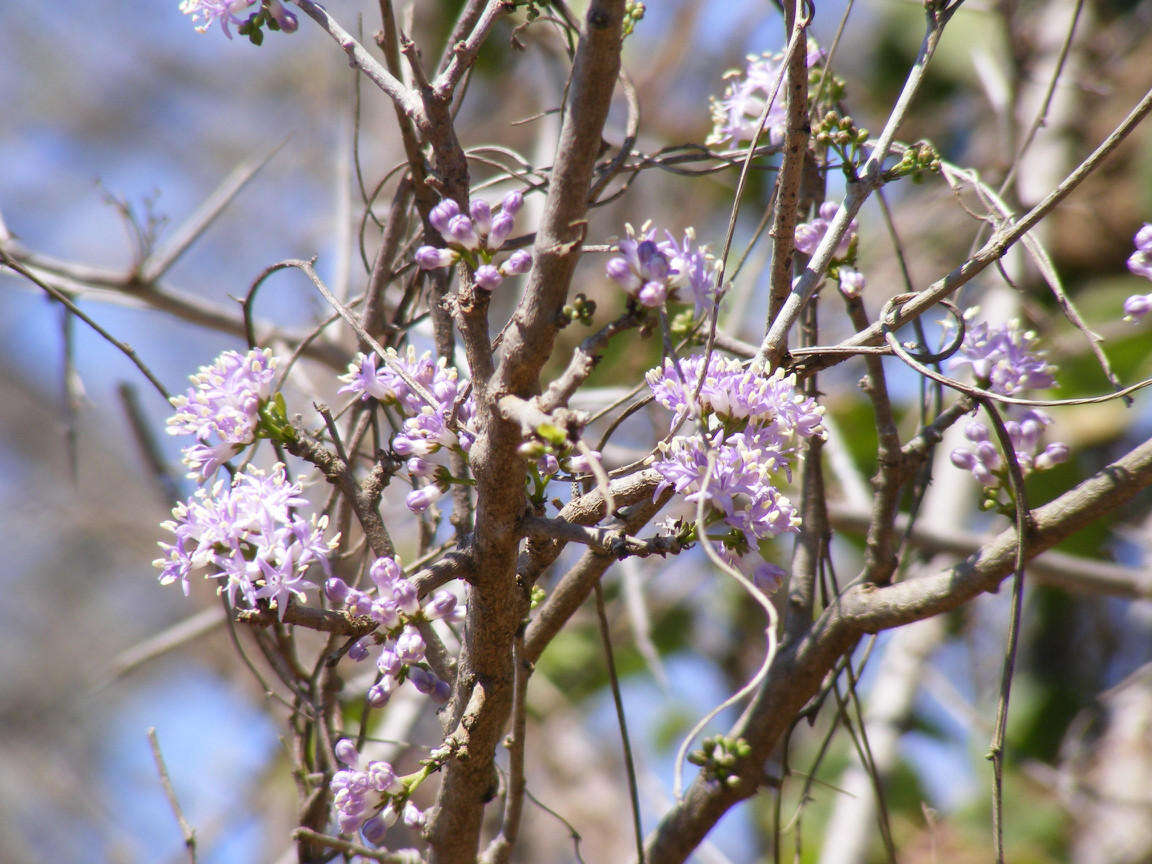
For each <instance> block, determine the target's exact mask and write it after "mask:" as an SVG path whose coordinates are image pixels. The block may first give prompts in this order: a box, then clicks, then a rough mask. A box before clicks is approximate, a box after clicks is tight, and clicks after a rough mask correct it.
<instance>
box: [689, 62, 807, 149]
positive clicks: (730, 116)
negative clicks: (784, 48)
mask: <svg viewBox="0 0 1152 864" xmlns="http://www.w3.org/2000/svg"><path fill="white" fill-rule="evenodd" d="M822 56H823V55H822V52H821V51H820V50H819V49H818V48H816V46H815V43H812V42H810V43H809V45H808V54H807V62H808V66H809V67H811V66H813V65H814V64H815V63H817V62H819V60H820V58H821V57H822ZM783 61H784V55H783V54H760V55H755V54H749V55H748V57H747V65H746V66H745V68H744V72H743V77H741V73H740V71H739V70H736V69H732V70H729V71H728V72H726V73H725V74H724V78H725V79H726V80H727V81H728V82H729V83H728V86H727V87H726V88H725V90H724V95H723V96H722V97H721V98H719V99H717V98H716V97H712V98H711V99H710V100H709V102H710V103H711V109H712V134H710V135H709V136H708V138H707V139H706V140H705V142H704V143H706V144H732V145H738V144H740V143H742V142H744V141H751V140H752V138H753V136H755V134H756V131H757V129H759V128H760V117H761V115H762V114H763V113H764V108H765V106H766V105H767V104H768V100H769V99H770V98H772V94H773V92H775V93H776V100H775V101H774V102H773V103H772V104H771V106H770V107H769V108H768V119H767V121H766V122H765V124H764V138H765V139H766V140H767V141H768V142H769V143H771V144H777V145H778V144H780V143H782V142H783V141H784V133H785V126H786V125H787V115H786V114H785V111H784V98H783V90H784V88H783V85H782V84H781V85H780V86H779V89H777V85H778V83H779V78H780V72H781V69H780V66H781V64H782V63H783Z"/></svg>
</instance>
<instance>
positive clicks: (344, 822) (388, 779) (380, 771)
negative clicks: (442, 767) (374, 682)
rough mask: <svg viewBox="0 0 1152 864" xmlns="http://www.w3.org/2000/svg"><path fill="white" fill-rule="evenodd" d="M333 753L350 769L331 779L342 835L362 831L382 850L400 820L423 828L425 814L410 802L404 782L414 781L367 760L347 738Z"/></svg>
mask: <svg viewBox="0 0 1152 864" xmlns="http://www.w3.org/2000/svg"><path fill="white" fill-rule="evenodd" d="M334 750H335V752H336V758H337V759H339V760H340V762H342V763H343V764H344V765H345V766H347V767H345V768H343V769H341V770H340V771H337V772H336V773H335V774H333V775H332V783H331V785H330V787H329V788H330V789H331V791H332V805H333V807H334V808H335V810H336V823H337V825H338V826H339V828H340V833H341V834H352V833H355V832H356V831H359V832H360V833H361V834H362V835H363V836H364V839H365V840H367V841H368V842H369V843H371V844H373V845H374V846H381V845H383V842H384V835H385V833H386V832H387V831H388V829H389V828H390V827H392V825H394V824H395V823H396V822H397V820H399V819H403V821H404V824H405V825H407V826H408V827H409V828H415V829H420V828H423V827H424V821H425V814H424V813H423V812H421V811H420V809H419V808H417V807H416V805H415V804H414V803H412V801H410V800H409V799H408V794H409V792H410V791H411V790H410V788H409V786H408V785H407V784H406V783H405V780H406V779H408V780H410V779H411V778H400V777H398V776H397V774H396V771H395V770H394V769H393V768H392V766H391V765H390V764H389V763H388V762H384V761H382V760H379V759H373V760H368V759H365V758H364V756H363V755H362V754H361V753H360V751H359V750H357V749H356V745H355V744H354V743H352V741H350V740H349V739H347V738H342V739H340V741H338V742H337V743H336V746H335V748H334ZM416 776H419V775H416Z"/></svg>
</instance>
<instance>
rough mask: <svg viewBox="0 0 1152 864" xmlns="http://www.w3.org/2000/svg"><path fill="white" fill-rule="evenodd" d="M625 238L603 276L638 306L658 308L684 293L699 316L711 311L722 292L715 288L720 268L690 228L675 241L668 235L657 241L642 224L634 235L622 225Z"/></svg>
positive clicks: (628, 226)
mask: <svg viewBox="0 0 1152 864" xmlns="http://www.w3.org/2000/svg"><path fill="white" fill-rule="evenodd" d="M624 227H625V230H626V231H627V237H626V238H625V239H623V240H621V241H620V242H619V244H617V251H619V253H620V254H619V255H617V256H614V257H613V258H610V259H608V263H607V265H606V266H605V272H606V273H607V274H608V278H610V279H612V280H613V281H614V282H616V284H617V285H619V286H620V287H621V288H623V289H624V290H625V291H627V292H628V293H629V294H631V295H632V296H633V297H635V298H636V300H637V302H639V303H640V305H641V306H646V307H648V308H653V309H655V308H659V307H661V306H663V305H664V304H665V303H666V302H667V301H668V300H670V299H673V300H675V299H687V298H681V297H680V296H679V293H678V292H679V291H680V290H681V289H683V290H684V291H685V292H686V293H687V294H689V295H690V296H691V299H692V302H693V303H694V304H695V307H696V314H697V315H700V314H701V313H703V312H706V311H707V310H708V309H710V308H711V307H712V305H713V303H714V302H715V301H716V298H717V297H718V296H719V295H720V293H721V291H722V289H721V288H719V287H718V286H717V284H716V276H717V272H718V270H719V267H720V264H719V262H718V261H716V260H715V259H714V258H713V256H712V255H711V254H710V253H709V251H708V247H707V246H706V245H700V244H698V243H697V242H696V232H695V230H694V229H692V228H688V229H686V230H685V231H684V235H683V237H682V238H681V239H680V240H679V241H677V240H676V238H675V236H673V234H672V233H671V232H665V238H666V239H664V240H659V241H658V240H656V229H655V228H653V227H652V226H651V224H650V223H647V222H646V223H644V224H643V225H642V226H640V231H639V232H637V231H636V230H635V229H634V228H633V227H632V226H631V225H625V226H624Z"/></svg>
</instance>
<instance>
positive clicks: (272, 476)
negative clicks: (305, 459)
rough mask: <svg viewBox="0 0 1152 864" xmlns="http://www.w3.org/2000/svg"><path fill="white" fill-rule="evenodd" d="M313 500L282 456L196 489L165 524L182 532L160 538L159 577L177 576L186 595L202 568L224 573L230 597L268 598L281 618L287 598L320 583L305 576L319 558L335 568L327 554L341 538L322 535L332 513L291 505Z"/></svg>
mask: <svg viewBox="0 0 1152 864" xmlns="http://www.w3.org/2000/svg"><path fill="white" fill-rule="evenodd" d="M307 503H308V502H307V501H306V499H304V498H303V497H301V490H300V487H299V486H298V485H297V484H295V483H289V482H288V481H287V479H286V478H285V469H284V466H283V465H282V464H280V463H277V464H276V466H275V467H274V468H273V469H272V471H271V473H269V474H265V473H264V472H263V471H260V470H259V469H257V468H251V467H249V468H248V469H246V470H245V471H242V472H240V473H238V474H237V475H236V476H235V478H234V479H233V480H232V482H231V483H226V482H225V481H224V480H221V481H219V482H217V483H216V485H215V486H213V487H212V489H211V490H205V489H203V488H201V489H198V490H196V493H195V494H194V495H193V496H192V498H190V499H189V500H188V501H186V502H181V503H179V504H177V505H176V507H175V508H174V509H173V510H172V516H173V519H172V520H171V521H168V522H165V523H163V525H161V527H162V528H164V529H165V530H167V531H171V532H172V533H173V534H175V535H176V539H175V542H173V543H163V542H162V543H160V548H161V549H162V550H163V551H164V557H163V558H160V559H158V560H156V561H155V562H154V564H155V565H156V566H157V567H159V568H160V584H161V585H170V584H171V583H173V582H177V581H178V582H179V583H180V587H181V588H182V589H183V590H184V594H185V595H187V594H188V589H189V579H190V578H191V575H192V573H193V572H194V571H197V570H204V571H205V577H206V578H208V579H223V580H225V581H224V584H223V585H221V588H220V590H221V591H223V592H224V593H226V594H227V595H228V601H229V602H230V603H231V604H233V605H236V604H237V598H238V597H239V600H241V601H243V603H244V604H245V605H246V606H248V607H251V608H255V607H256V605H257V603H258V601H260V600H266V601H269V602H270V603H271V604H273V605H275V607H276V609H277V611H278V612H279V615H280V618H281V619H283V617H284V613H285V611H286V610H287V608H288V602H289V600H290V599H291V598H292V597H293V596H295V597H296V598H298V599H300V600H303V599H304V597H305V594H304V589H305V588H311V587H315V586H314V583H312V582H309V581H308V579H307V578H305V577H306V574H307V572H308V570H309V568H310V567H311V566H312V565H313V564H319V565H320V566H321V567H322V568H323V569H324V571H325V572H326V573H329V574H330V573H331V569H330V565H329V563H328V555H329V554H330V553H331V551H332V550H333V549H335V548H336V544H337V541H338V540H339V535H337V536H335V537H333V538H332V539H330V540H325V539H324V532H325V530H326V529H327V527H328V517H327V516H321V517H320V518H319V519H316V518H313V519H312V520H311V521H305V520H304V519H302V518H301V517H300V516H298V515H296V514H295V513H293V509H294V508H296V507H300V506H302V505H304V504H307Z"/></svg>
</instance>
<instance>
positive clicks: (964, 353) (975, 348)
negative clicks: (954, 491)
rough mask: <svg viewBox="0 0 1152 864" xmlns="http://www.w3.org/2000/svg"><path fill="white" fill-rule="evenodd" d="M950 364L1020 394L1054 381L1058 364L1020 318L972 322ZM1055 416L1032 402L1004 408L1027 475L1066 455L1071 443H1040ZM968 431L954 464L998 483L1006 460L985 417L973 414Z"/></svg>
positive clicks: (987, 483) (980, 381)
mask: <svg viewBox="0 0 1152 864" xmlns="http://www.w3.org/2000/svg"><path fill="white" fill-rule="evenodd" d="M971 311H972V312H974V311H975V310H971ZM970 314H971V313H970ZM949 365H950V369H951V370H952V371H954V372H955V371H957V370H968V371H969V372H970V373H971V375H972V377H973V378H974V379H975V381H976V384H977V386H979V387H981V388H983V389H985V390H989V391H991V392H993V393H998V394H1001V395H1004V396H1022V395H1025V394H1026V393H1028V392H1029V391H1031V390H1043V389H1046V388H1048V387H1051V386H1053V385H1054V384H1055V383H1056V378H1055V375H1054V373H1055V367H1053V366H1052V365H1051V364H1050V363H1048V362H1047V361H1045V360H1044V358H1043V357H1042V356H1041V355H1040V354H1039V353H1038V351H1037V339H1036V334H1035V333H1033V332H1031V331H1029V330H1024V329H1022V328H1021V326H1020V323H1019V322H1018V321H1009V322H1008V323H1006V324H1001V325H999V326H997V327H990V326H989V325H988V323H987V322H985V321H981V322H978V323H975V324H973V323H969V325H968V328H967V331H966V333H965V335H964V341H963V343H961V345H960V349H959V351H958V352H957V354H956V356H955V357H953V358H952V360H951V361H950V364H949ZM1051 422H1052V418H1051V417H1050V416H1049V415H1048V414H1047V412H1045V411H1041V410H1040V409H1039V408H1034V407H1030V406H1025V405H1009V406H1008V407H1007V409H1006V410H1005V412H1004V428H1005V429H1006V430H1007V432H1008V437H1009V440H1010V441H1011V443H1012V449H1013V451H1014V456H1015V459H1016V461H1017V462H1018V463H1019V465H1020V468H1021V470H1022V472H1023V473H1024V474H1025V475H1027V474H1029V473H1031V472H1032V471H1046V470H1048V469H1049V468H1052V467H1053V466H1055V465H1058V464H1059V463H1061V462H1063V461H1065V460H1066V459H1067V458H1068V445H1067V444H1064V443H1062V442H1058V441H1056V442H1052V443H1051V444H1048V445H1047V446H1046V447H1043V449H1041V445H1042V444H1043V441H1042V439H1043V434H1044V428H1045V427H1046V426H1048V425H1049V424H1051ZM964 437H965V438H967V439H968V441H969V443H970V444H971V445H972V446H971V448H957V449H955V450H953V451H952V453H951V459H952V464H953V465H955V466H956V467H957V468H959V469H961V470H962V471H971V472H972V475H973V476H974V477H975V478H976V480H977V481H978V482H979V483H980V485H982V486H984V487H985V488H989V489H996V488H998V487H999V486H1000V485H1001V481H1002V480H1003V479H1004V476H1005V471H1006V468H1007V466H1006V465H1005V463H1004V460H1003V458H1002V457H1001V454H1000V450H999V448H998V447H997V446H996V443H995V441H993V437H992V434H991V431H990V430H989V429H988V427H987V426H986V425H985V424H984V423H982V422H980V421H978V420H970V421H969V422H968V423H967V424H966V425H965V427H964Z"/></svg>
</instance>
